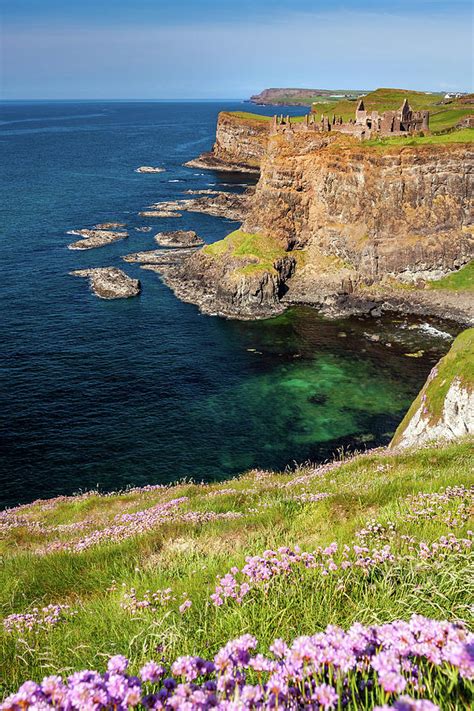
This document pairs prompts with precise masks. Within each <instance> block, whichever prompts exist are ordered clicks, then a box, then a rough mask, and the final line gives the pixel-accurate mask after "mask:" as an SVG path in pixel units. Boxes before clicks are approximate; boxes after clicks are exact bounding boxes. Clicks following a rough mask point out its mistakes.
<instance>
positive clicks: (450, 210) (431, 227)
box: [167, 118, 474, 325]
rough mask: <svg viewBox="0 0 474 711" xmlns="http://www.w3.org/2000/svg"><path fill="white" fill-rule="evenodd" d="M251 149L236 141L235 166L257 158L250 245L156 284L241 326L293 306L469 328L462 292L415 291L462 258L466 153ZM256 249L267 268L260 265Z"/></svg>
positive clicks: (467, 147) (449, 149) (468, 172)
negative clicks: (384, 313) (447, 321)
mask: <svg viewBox="0 0 474 711" xmlns="http://www.w3.org/2000/svg"><path fill="white" fill-rule="evenodd" d="M230 127H231V128H230ZM238 130H239V129H238V121H237V120H236V119H234V118H232V120H231V121H230V122H227V120H226V121H222V122H221V130H220V133H219V135H218V139H217V140H216V146H215V150H216V152H217V153H218V154H219V155H220V156H227V157H230V156H232V157H234V159H235V157H236V156H237V155H239V154H238V153H236V148H235V141H236V140H237V141H238V140H239V139H238V138H237V136H238ZM240 130H241V131H243V132H244V134H245V130H244V129H243V128H242V123H241V128H240ZM254 142H255V134H249V137H247V140H243V139H242V141H240V142H239V150H240V151H242V152H241V153H240V155H239V158H240V159H241V160H242V159H243V156H244V155H250V153H251V154H252V155H253V156H254V157H253V158H249V160H250V159H253V160H256V157H255V156H256V155H257V153H259V152H262V155H261V158H260V180H259V182H258V184H257V187H256V191H255V193H254V195H253V196H250V197H249V201H248V205H249V208H248V213H247V216H246V219H245V221H244V225H243V233H245V234H247V235H253V236H254V237H253V241H252V248H250V247H249V248H248V249H247V250H246V251H245V250H244V252H242V251H239V250H237V252H235V251H234V250H233V249H232V248H230V249H228V248H227V247H228V243H225V242H224V243H223V246H222V249H219V248H216V246H215V245H214V246H213V249H212V250H210V249H209V248H205V249H204V250H203V252H201V253H199V254H197V255H194V256H193V257H192V258H191V259H190V260H189V261H188V262H186V263H185V264H184V265H183V266H182V267H181V268H180V270H178V272H174V273H173V274H171V275H170V274H168V275H167V277H168V283H169V284H170V285H171V286H172V287H173V288H175V290H176V293H178V294H179V295H182V293H183V288H182V284H183V282H186V287H185V291H186V300H189V301H193V302H194V303H198V304H199V305H200V307H201V308H203V309H204V310H205V311H207V312H211V313H220V314H224V315H228V316H232V317H235V316H237V317H242V318H249V317H252V315H253V316H254V317H263V316H269V315H272V314H274V313H277V312H278V311H281V310H282V308H284V306H285V304H289V303H305V304H311V305H315V306H317V307H319V308H321V309H322V310H324V311H325V312H326V313H328V314H334V315H336V314H341V313H351V312H352V313H354V312H370V311H372V310H375V312H377V313H378V312H379V310H380V308H386V309H399V310H402V311H407V312H409V311H413V312H416V313H420V314H433V315H438V316H447V317H451V318H456V319H458V320H459V321H461V322H463V323H466V324H468V325H469V324H471V323H473V322H474V300H473V298H472V292H470V293H467V292H466V293H465V292H462V293H461V294H459V293H457V294H456V293H448V292H443V293H442V292H435V291H434V290H430V289H428V288H425V285H426V284H427V283H429V282H428V281H427V280H431V279H439V278H441V277H443V276H444V275H446V274H449V273H452V272H456V271H457V270H459V269H460V268H461V267H462V266H463V265H465V264H467V263H468V262H469V261H470V260H471V259H472V257H473V256H474V239H473V233H472V232H473V225H472V214H473V213H472V176H473V172H474V151H473V148H472V144H469V143H449V144H436V143H426V144H415V145H410V143H409V142H406V143H404V144H401V145H400V144H392V145H388V146H387V145H379V144H376V145H369V144H367V143H360V142H358V141H357V140H355V139H353V138H351V137H347V136H341V135H340V134H337V133H335V132H334V133H329V134H319V133H313V132H305V131H297V132H293V131H289V132H286V133H284V134H281V133H278V134H274V135H269V136H268V138H267V140H266V141H265V142H264V143H265V148H264V147H263V142H262V144H260V146H259V149H258V151H257V152H256V151H255V146H254ZM249 143H252V148H251V149H249ZM248 246H249V245H248V244H247V247H248ZM253 248H254V251H253V252H252V249H253ZM262 249H263V251H264V253H269V252H272V251H273V252H275V253H276V254H277V257H276V258H275V260H274V261H273V262H270V263H269V262H268V259H263V260H262V259H260V253H261V251H262ZM252 260H253V263H252ZM178 281H179V282H181V284H178ZM191 285H192V286H191ZM180 292H181V293H180ZM193 292H194V294H193ZM203 292H205V294H206V296H205V298H203Z"/></svg>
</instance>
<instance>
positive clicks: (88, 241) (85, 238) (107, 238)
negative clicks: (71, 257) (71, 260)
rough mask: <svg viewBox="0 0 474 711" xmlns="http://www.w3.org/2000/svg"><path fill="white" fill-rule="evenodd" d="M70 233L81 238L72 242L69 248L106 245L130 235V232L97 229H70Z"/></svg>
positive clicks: (88, 247)
mask: <svg viewBox="0 0 474 711" xmlns="http://www.w3.org/2000/svg"><path fill="white" fill-rule="evenodd" d="M68 235H78V236H79V237H80V238H81V239H80V240H77V242H72V244H70V245H69V246H68V249H94V248H95V247H104V246H105V245H107V244H111V243H112V242H117V240H119V239H125V238H126V237H128V232H112V231H111V230H104V229H95V230H87V229H84V230H70V231H69V232H68Z"/></svg>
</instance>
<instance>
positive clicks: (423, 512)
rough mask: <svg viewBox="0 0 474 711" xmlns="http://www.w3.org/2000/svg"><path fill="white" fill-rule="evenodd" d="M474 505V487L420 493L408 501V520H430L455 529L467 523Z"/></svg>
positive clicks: (449, 487) (453, 487)
mask: <svg viewBox="0 0 474 711" xmlns="http://www.w3.org/2000/svg"><path fill="white" fill-rule="evenodd" d="M473 504H474V486H471V487H470V488H467V487H465V486H462V485H460V486H448V487H447V488H446V489H444V491H438V492H432V493H419V494H416V495H415V496H410V497H409V499H408V514H407V518H408V519H409V520H412V521H419V520H423V519H430V520H435V521H439V522H440V523H444V524H445V525H446V526H448V527H449V528H455V527H457V526H461V525H462V524H463V523H465V522H466V521H467V520H468V519H469V516H470V515H471V511H472V507H473Z"/></svg>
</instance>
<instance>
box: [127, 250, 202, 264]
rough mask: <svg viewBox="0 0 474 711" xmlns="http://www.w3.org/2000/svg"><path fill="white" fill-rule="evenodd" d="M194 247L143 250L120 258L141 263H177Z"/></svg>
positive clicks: (190, 252)
mask: <svg viewBox="0 0 474 711" xmlns="http://www.w3.org/2000/svg"><path fill="white" fill-rule="evenodd" d="M195 251H196V248H194V249H191V248H188V249H186V248H180V249H150V250H147V251H144V252H134V253H133V254H127V255H125V256H124V257H122V259H123V260H124V262H138V263H141V264H165V265H169V264H173V265H174V264H177V263H180V262H182V261H183V259H184V258H186V257H189V256H190V255H191V254H194V252H195Z"/></svg>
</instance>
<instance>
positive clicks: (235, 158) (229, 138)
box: [187, 111, 270, 173]
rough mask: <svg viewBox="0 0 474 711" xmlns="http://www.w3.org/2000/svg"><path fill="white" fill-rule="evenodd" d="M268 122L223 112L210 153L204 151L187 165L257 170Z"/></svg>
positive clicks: (265, 142)
mask: <svg viewBox="0 0 474 711" xmlns="http://www.w3.org/2000/svg"><path fill="white" fill-rule="evenodd" d="M269 126H270V123H269V121H267V120H258V119H247V118H246V119H242V118H239V117H238V116H236V115H234V114H232V113H227V112H225V111H222V112H221V113H220V114H219V117H218V120H217V129H216V141H215V143H214V146H213V148H212V151H211V152H210V153H203V154H202V155H201V156H199V158H196V159H195V160H192V161H189V163H187V165H189V166H197V167H204V168H216V169H219V168H220V169H222V170H232V171H237V172H238V171H241V172H245V173H246V172H251V173H253V172H255V173H258V170H259V166H260V162H261V160H262V157H263V155H264V153H265V150H266V145H267V141H268V136H269Z"/></svg>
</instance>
